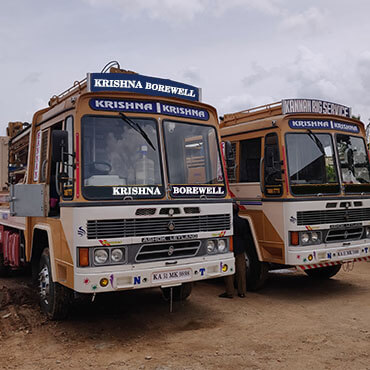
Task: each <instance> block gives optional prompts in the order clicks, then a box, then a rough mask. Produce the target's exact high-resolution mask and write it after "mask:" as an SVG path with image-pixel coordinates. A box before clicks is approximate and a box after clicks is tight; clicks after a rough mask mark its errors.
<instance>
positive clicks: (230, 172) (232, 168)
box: [225, 142, 237, 183]
mask: <svg viewBox="0 0 370 370" xmlns="http://www.w3.org/2000/svg"><path fill="white" fill-rule="evenodd" d="M236 147H237V143H236V142H233V143H231V151H230V153H229V158H226V155H225V163H226V170H227V178H228V180H229V183H233V182H237V164H236V158H237V148H236Z"/></svg>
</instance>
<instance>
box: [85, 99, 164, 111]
mask: <svg viewBox="0 0 370 370" xmlns="http://www.w3.org/2000/svg"><path fill="white" fill-rule="evenodd" d="M89 105H90V108H92V109H94V110H106V111H118V112H120V111H122V112H132V113H157V108H156V104H155V103H154V102H148V101H134V100H114V99H90V101H89Z"/></svg>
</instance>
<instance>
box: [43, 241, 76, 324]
mask: <svg viewBox="0 0 370 370" xmlns="http://www.w3.org/2000/svg"><path fill="white" fill-rule="evenodd" d="M38 275H39V295H40V307H41V310H42V311H43V312H44V313H45V314H46V315H47V316H48V318H49V319H51V320H62V319H64V318H66V316H67V314H68V310H69V306H70V303H71V292H70V290H68V288H66V287H64V286H63V285H60V284H59V283H56V282H54V281H53V276H52V273H51V264H50V254H49V248H45V249H44V251H43V252H42V254H41V258H40V265H39V274H38Z"/></svg>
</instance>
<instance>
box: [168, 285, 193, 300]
mask: <svg viewBox="0 0 370 370" xmlns="http://www.w3.org/2000/svg"><path fill="white" fill-rule="evenodd" d="M171 289H172V299H173V300H174V301H175V302H178V301H184V300H185V299H186V298H188V297H189V296H190V294H191V291H192V289H193V284H192V283H184V284H182V285H180V286H175V287H173V288H162V293H163V297H164V298H165V299H166V300H169V299H171Z"/></svg>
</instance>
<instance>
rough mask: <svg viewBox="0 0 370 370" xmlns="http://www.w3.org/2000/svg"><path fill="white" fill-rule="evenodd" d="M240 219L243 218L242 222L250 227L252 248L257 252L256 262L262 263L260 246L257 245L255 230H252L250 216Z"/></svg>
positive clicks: (252, 225) (243, 216)
mask: <svg viewBox="0 0 370 370" xmlns="http://www.w3.org/2000/svg"><path fill="white" fill-rule="evenodd" d="M240 217H241V218H243V219H244V220H246V221H247V222H248V223H249V227H250V229H251V232H252V238H253V242H254V246H255V248H256V252H257V256H258V260H259V261H260V262H262V254H261V250H260V245H259V243H258V239H257V233H256V231H255V228H254V224H253V220H252V218H251V217H250V216H247V215H242V216H240Z"/></svg>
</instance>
